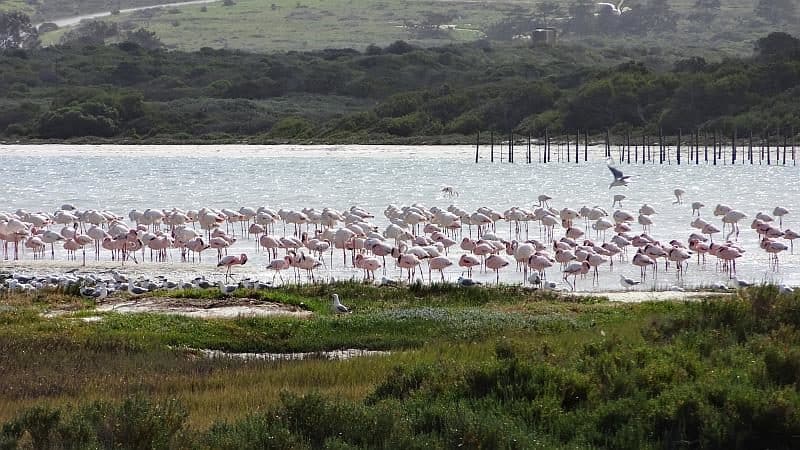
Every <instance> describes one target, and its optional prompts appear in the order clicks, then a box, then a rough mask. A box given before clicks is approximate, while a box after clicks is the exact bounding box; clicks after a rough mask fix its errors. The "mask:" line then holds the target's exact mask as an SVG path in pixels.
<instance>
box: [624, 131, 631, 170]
mask: <svg viewBox="0 0 800 450" xmlns="http://www.w3.org/2000/svg"><path fill="white" fill-rule="evenodd" d="M625 146H626V147H627V148H628V164H630V163H631V132H630V131H628V132H627V133H626V134H625Z"/></svg>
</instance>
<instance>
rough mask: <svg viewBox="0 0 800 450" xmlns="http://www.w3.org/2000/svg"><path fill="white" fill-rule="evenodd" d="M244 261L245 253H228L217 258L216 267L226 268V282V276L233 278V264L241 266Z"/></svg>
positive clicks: (226, 278) (226, 279)
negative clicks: (236, 254)
mask: <svg viewBox="0 0 800 450" xmlns="http://www.w3.org/2000/svg"><path fill="white" fill-rule="evenodd" d="M246 262H247V255H245V254H244V253H242V254H241V255H239V256H234V255H228V256H225V257H224V258H222V259H220V260H219V262H218V263H217V267H225V268H226V271H225V281H226V282H227V281H228V278H233V275H232V274H231V270H232V269H233V266H243V265H244V264H245V263H246Z"/></svg>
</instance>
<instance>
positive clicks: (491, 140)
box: [489, 131, 494, 162]
mask: <svg viewBox="0 0 800 450" xmlns="http://www.w3.org/2000/svg"><path fill="white" fill-rule="evenodd" d="M489 162H494V131H492V132H491V135H490V137H489Z"/></svg>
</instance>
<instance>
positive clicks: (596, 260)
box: [586, 253, 608, 285]
mask: <svg viewBox="0 0 800 450" xmlns="http://www.w3.org/2000/svg"><path fill="white" fill-rule="evenodd" d="M586 262H587V263H589V265H590V266H591V267H593V268H594V274H593V276H592V285H594V284H596V283H598V282H599V280H600V274H599V273H598V271H597V267H598V266H600V265H601V264H604V263H607V262H608V258H606V257H605V256H603V255H598V254H597V253H592V254H591V255H589V257H588V258H586Z"/></svg>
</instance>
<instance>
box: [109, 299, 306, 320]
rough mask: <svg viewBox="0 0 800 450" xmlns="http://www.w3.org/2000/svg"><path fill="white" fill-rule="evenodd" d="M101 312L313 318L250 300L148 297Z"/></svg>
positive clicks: (292, 309)
mask: <svg viewBox="0 0 800 450" xmlns="http://www.w3.org/2000/svg"><path fill="white" fill-rule="evenodd" d="M97 311H98V312H116V313H122V314H128V313H158V314H177V315H181V316H186V317H195V318H199V319H236V318H239V317H273V316H291V317H299V318H303V319H305V318H309V317H311V312H310V311H305V310H303V309H301V308H299V307H296V306H291V305H282V304H280V303H272V302H264V301H260V300H255V299H249V298H231V299H223V300H203V299H176V298H168V297H148V298H143V299H139V300H122V301H109V302H106V303H103V304H100V305H98V306H97Z"/></svg>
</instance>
